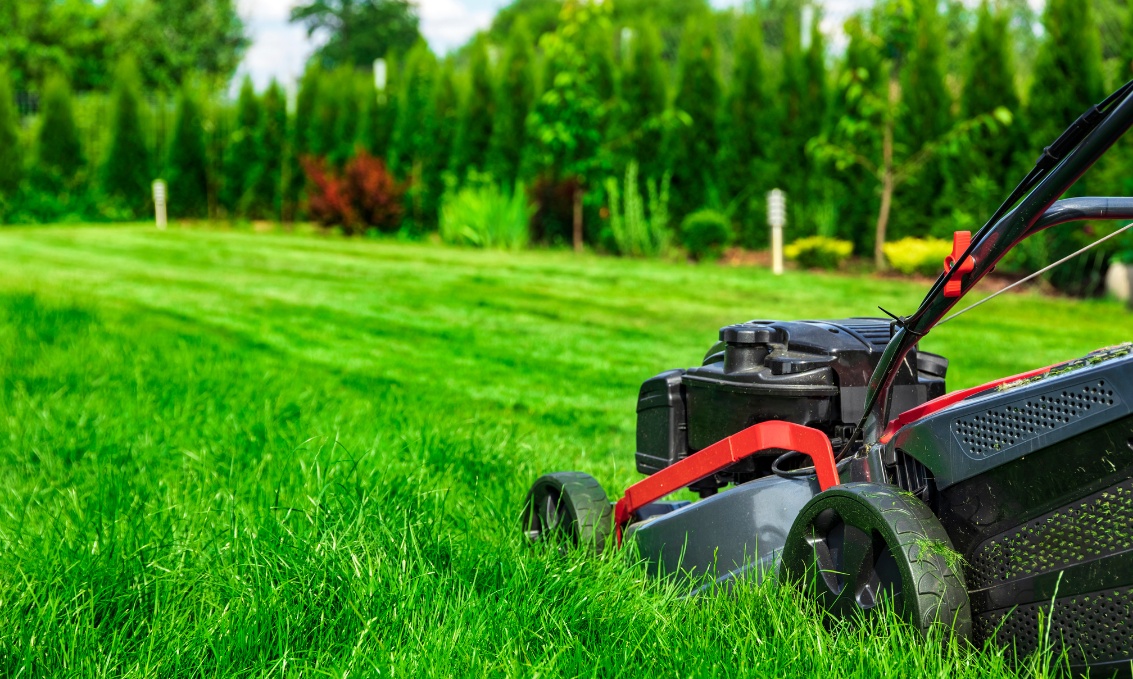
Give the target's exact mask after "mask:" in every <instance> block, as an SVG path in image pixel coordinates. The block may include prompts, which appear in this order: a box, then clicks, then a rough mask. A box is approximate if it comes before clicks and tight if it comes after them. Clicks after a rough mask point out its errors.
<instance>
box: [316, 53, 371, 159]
mask: <svg viewBox="0 0 1133 679" xmlns="http://www.w3.org/2000/svg"><path fill="white" fill-rule="evenodd" d="M335 75H336V77H335V80H334V88H335V93H336V96H335V97H334V98H333V105H334V106H335V111H334V115H333V118H334V129H333V132H332V137H331V140H330V141H329V144H328V151H327V155H328V156H329V158H330V160H331V162H332V163H334V164H335V165H336V166H338V167H342V166H344V165H346V161H347V160H349V159H350V158H351V157H352V156H353V155H354V148H355V146H357V144H358V140H359V134H360V128H361V127H362V114H363V111H364V107H365V105H364V103H363V101H362V98H363V97H364V96H365V91H366V88H365V87H363V83H362V82H360V78H359V76H358V73H356V72H355V71H353V70H352V69H348V68H342V69H339V70H338V71H336V73H335ZM324 96H326V94H325V93H324Z"/></svg>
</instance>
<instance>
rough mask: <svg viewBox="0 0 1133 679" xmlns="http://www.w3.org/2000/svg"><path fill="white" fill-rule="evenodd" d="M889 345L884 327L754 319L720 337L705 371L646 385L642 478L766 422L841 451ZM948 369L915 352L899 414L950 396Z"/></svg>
mask: <svg viewBox="0 0 1133 679" xmlns="http://www.w3.org/2000/svg"><path fill="white" fill-rule="evenodd" d="M889 339H890V323H889V321H888V320H885V319H876V318H851V319H846V320H837V321H789V322H783V321H748V322H747V323H741V324H738V325H730V326H727V327H725V328H722V329H721V330H720V341H719V342H717V343H716V344H715V345H713V347H712V348H711V349H709V350H708V353H707V355H706V356H705V357H704V364H703V365H701V366H699V367H696V368H689V369H687V370H669V371H666V372H663V373H661V374H660V375H657V376H656V377H653V378H651V379H649V380H647V381H646V382H645V383H644V384H643V385H641V392H640V394H639V396H638V400H637V455H636V457H637V470H638V471H639V472H641V473H642V474H647V475H648V474H654V473H656V472H658V471H660V470H662V469H664V468H666V467H668V466H670V465H672V464H674V463H675V462H678V461H680V460H681V459H683V458H685V457H687V456H689V455H690V454H692V453H695V452H696V451H699V450H701V449H703V448H706V447H708V446H710V445H712V444H713V443H716V442H717V441H720V440H722V439H725V438H727V437H729V436H731V435H732V434H735V433H737V432H739V431H741V430H743V429H746V428H748V427H750V426H751V425H753V424H757V423H759V422H766V421H769V420H781V421H784V422H794V423H796V424H801V425H805V426H807V427H811V428H814V429H818V430H819V431H822V432H824V433H825V434H826V435H827V436H829V437H830V441H831V445H832V446H833V447H834V449H835V450H837V449H839V448H840V447H841V446H842V445H843V444H845V443H846V438H847V437H849V436H851V435H852V432H853V431H854V426H855V424H857V422H858V421H859V420H860V419H861V418H862V415H863V414H864V413H863V405H864V403H865V392H866V386H867V385H868V383H869V378H870V375H871V374H872V373H873V370H874V368H876V367H877V363H878V360H879V359H880V357H881V353H882V351H884V349H885V345H886V344H887V343H888V342H889ZM947 370H948V361H947V360H946V359H945V358H943V357H942V356H937V355H936V354H930V353H927V352H923V351H916V350H914V351H911V352H910V353H909V355H908V357H907V358H906V360H905V363H904V365H903V366H902V367H901V369H900V371H899V372H898V374H897V377H896V378H895V381H894V387H893V399H894V407H895V409H896V411H897V412H901V411H904V410H908V409H910V408H913V407H915V406H918V405H920V404H922V403H924V402H926V401H929V400H932V399H934V398H936V397H938V396H942V395H943V394H944V377H945V373H946V372H947ZM777 457H778V455H774V454H772V455H755V456H752V457H748V458H746V459H744V460H742V461H740V462H738V463H736V464H734V465H732V466H730V467H728V468H727V469H725V470H723V471H721V472H718V473H716V474H713V475H711V476H709V477H707V478H705V479H703V480H701V481H699V482H697V483H696V484H694V485H692V486H690V488H691V489H692V490H695V491H697V492H699V494H700V495H701V496H702V497H706V496H709V495H713V494H715V493H716V491H717V490H718V489H720V488H722V487H724V486H726V485H727V484H729V483H736V484H739V483H744V482H747V481H750V480H753V479H756V478H760V477H763V476H768V475H770V474H771V473H772V464H773V463H774V462H775V460H776V458H777Z"/></svg>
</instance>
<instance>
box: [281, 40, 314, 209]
mask: <svg viewBox="0 0 1133 679" xmlns="http://www.w3.org/2000/svg"><path fill="white" fill-rule="evenodd" d="M321 77H322V70H321V69H320V68H319V66H318V64H317V63H316V62H315V61H314V60H312V61H311V63H310V64H308V65H307V70H305V71H304V72H303V76H302V77H301V78H300V79H299V92H298V93H297V95H296V97H295V117H294V119H293V121H292V123H291V130H290V135H289V136H290V143H289V146H290V151H291V152H290V154H289V157H288V182H287V194H286V199H285V200H284V204H283V219H284V220H286V221H291V220H293V219H295V217H296V216H297V213H298V210H299V205H300V203H301V202H302V199H303V190H304V187H305V186H306V185H307V176H306V173H304V172H303V166H302V159H303V157H304V156H306V155H308V154H309V153H310V152H311V128H312V125H313V120H314V114H315V105H316V103H317V101H318V97H319V81H320V79H321Z"/></svg>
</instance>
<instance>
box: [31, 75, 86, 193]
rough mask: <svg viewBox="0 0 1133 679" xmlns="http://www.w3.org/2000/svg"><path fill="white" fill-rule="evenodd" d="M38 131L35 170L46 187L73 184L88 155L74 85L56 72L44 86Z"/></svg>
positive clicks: (70, 185) (69, 185)
mask: <svg viewBox="0 0 1133 679" xmlns="http://www.w3.org/2000/svg"><path fill="white" fill-rule="evenodd" d="M40 112H41V119H40V123H39V134H38V135H37V137H36V153H35V158H36V174H37V176H38V179H39V183H40V184H41V185H43V186H44V187H45V188H46V187H57V188H62V187H72V186H73V185H74V184H75V182H76V180H77V178H78V177H79V175H80V173H81V172H82V171H83V167H84V164H85V159H84V158H83V149H82V145H81V144H80V143H79V130H78V128H77V127H76V126H75V112H74V109H73V108H72V105H71V87H70V85H69V84H68V83H67V80H66V78H64V77H63V76H62V75H60V74H55V75H53V76H51V77H50V78H48V80H47V84H46V85H45V86H44V91H43V101H42V103H41V109H40Z"/></svg>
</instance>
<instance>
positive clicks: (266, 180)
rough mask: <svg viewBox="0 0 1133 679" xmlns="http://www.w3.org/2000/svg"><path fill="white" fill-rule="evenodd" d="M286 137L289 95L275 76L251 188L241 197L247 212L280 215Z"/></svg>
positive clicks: (268, 94)
mask: <svg viewBox="0 0 1133 679" xmlns="http://www.w3.org/2000/svg"><path fill="white" fill-rule="evenodd" d="M286 138H287V98H286V96H285V95H284V93H283V88H281V87H280V86H279V83H277V82H276V81H275V80H274V79H273V80H272V81H271V84H270V85H268V88H267V91H266V92H264V97H263V120H262V122H261V124H260V129H259V140H258V146H259V157H258V162H257V164H256V167H255V168H254V170H253V172H254V174H253V175H252V176H251V177H250V179H249V184H250V186H249V189H248V190H247V191H245V193H244V195H243V196H242V198H241V202H242V203H243V205H242V212H243V213H244V214H246V215H249V216H251V217H256V218H265V217H267V218H273V219H278V218H279V217H280V210H281V209H282V188H283V187H282V183H281V182H282V172H283V165H284V161H285V158H286V156H285V143H286Z"/></svg>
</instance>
